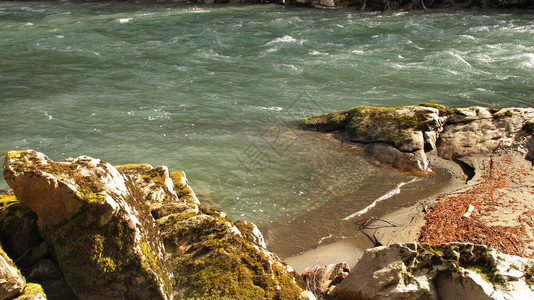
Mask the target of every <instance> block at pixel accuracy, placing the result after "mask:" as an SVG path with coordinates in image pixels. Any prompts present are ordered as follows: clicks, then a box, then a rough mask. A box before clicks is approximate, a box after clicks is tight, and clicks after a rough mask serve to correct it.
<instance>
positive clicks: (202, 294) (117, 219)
mask: <svg viewBox="0 0 534 300" xmlns="http://www.w3.org/2000/svg"><path fill="white" fill-rule="evenodd" d="M4 176H5V178H6V181H7V182H8V183H9V184H10V185H11V187H12V188H13V190H14V192H15V195H16V197H17V199H18V200H20V201H22V202H23V203H24V204H22V203H21V207H25V205H27V207H29V208H30V209H31V210H33V211H34V212H35V214H33V215H31V217H33V218H34V219H33V220H34V223H36V224H37V225H38V229H39V233H40V235H41V236H43V237H44V240H45V242H46V243H45V247H44V248H50V252H52V254H53V255H52V258H53V259H49V258H48V257H46V255H44V256H43V255H41V257H40V259H39V260H37V261H32V262H33V263H34V265H33V267H32V271H31V272H30V274H29V275H28V278H31V279H32V280H34V281H37V282H42V281H46V280H52V281H53V280H56V281H60V280H62V278H63V277H62V276H63V275H64V280H66V281H67V282H68V284H69V285H70V286H71V287H72V290H73V291H74V293H75V294H76V297H78V298H79V299H119V298H120V299H124V298H134V299H172V298H174V299H183V298H199V299H208V298H209V299H220V298H232V299H237V298H241V299H297V298H298V299H313V295H312V294H310V293H309V292H306V291H303V289H302V287H301V286H303V285H304V283H303V281H302V280H300V279H299V276H298V275H297V274H296V273H295V272H294V271H293V270H292V269H291V268H290V267H289V266H287V265H286V264H285V263H284V262H283V261H282V260H280V259H279V258H278V257H277V256H276V255H275V254H273V253H271V252H269V251H268V250H267V249H266V248H265V242H264V240H263V237H262V235H261V233H260V232H259V230H258V229H257V227H256V226H255V225H254V224H252V223H249V222H246V221H238V222H233V221H231V220H229V219H228V218H226V215H225V214H224V213H222V212H219V211H216V210H211V209H207V208H205V207H203V206H202V205H200V204H199V201H198V199H197V197H196V196H195V194H194V192H193V191H192V189H191V187H190V186H189V184H188V182H187V178H186V177H185V174H184V173H183V172H172V173H171V172H169V170H168V169H167V168H166V167H153V166H151V165H148V164H137V165H124V166H118V167H114V166H111V165H110V164H108V163H106V162H104V161H101V160H98V159H93V158H90V157H85V156H82V157H79V158H77V159H68V160H66V161H64V162H54V161H52V160H50V159H49V158H48V157H46V156H45V155H43V154H41V153H38V152H35V151H31V150H27V151H17V152H9V153H8V154H7V155H6V159H5V165H4ZM11 200H13V201H15V202H16V200H15V199H11ZM16 203H19V202H16ZM0 213H1V211H0ZM35 218H36V219H37V221H36V222H35ZM1 223H2V219H0V224H1ZM36 227H37V226H36ZM32 245H33V244H32ZM29 247H31V246H29ZM39 247H41V245H39ZM39 247H35V246H34V248H30V249H32V251H33V250H35V251H36V252H38V251H37V248H39ZM43 252H46V249H44V250H43ZM56 262H57V263H56ZM45 288H46V286H45ZM58 298H59V297H58Z"/></svg>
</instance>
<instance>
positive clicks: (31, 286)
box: [13, 282, 46, 300]
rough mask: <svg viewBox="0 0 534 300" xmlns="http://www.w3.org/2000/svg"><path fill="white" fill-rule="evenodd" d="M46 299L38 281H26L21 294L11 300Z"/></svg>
mask: <svg viewBox="0 0 534 300" xmlns="http://www.w3.org/2000/svg"><path fill="white" fill-rule="evenodd" d="M36 299H46V294H45V292H44V290H43V288H42V287H41V285H40V284H38V283H33V282H28V283H27V284H26V286H25V287H24V290H23V291H22V294H21V295H20V296H18V297H17V298H15V299H13V300H36Z"/></svg>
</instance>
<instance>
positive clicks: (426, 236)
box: [419, 157, 534, 257]
mask: <svg viewBox="0 0 534 300" xmlns="http://www.w3.org/2000/svg"><path fill="white" fill-rule="evenodd" d="M510 161H511V157H507V158H504V159H501V160H498V161H494V160H493V159H491V161H490V164H489V167H488V168H487V169H486V173H485V174H484V175H483V176H482V180H480V183H479V184H477V185H475V186H473V187H471V188H469V189H467V190H465V191H461V192H457V193H449V194H445V195H442V196H440V197H438V199H437V201H436V202H435V204H432V205H430V206H429V207H427V211H428V213H427V214H426V215H425V220H426V224H425V225H424V226H423V228H422V229H421V233H420V236H419V241H420V242H425V243H431V244H440V243H447V242H469V243H474V244H482V245H487V246H490V247H493V248H495V249H498V250H500V251H502V252H504V253H507V254H513V255H520V256H527V257H534V255H532V253H533V251H532V250H534V247H532V246H531V245H528V244H529V242H530V240H528V237H529V234H527V230H530V229H526V227H525V225H526V226H528V227H532V225H534V221H533V216H534V211H532V209H530V208H529V207H526V206H522V207H520V206H518V205H517V203H516V202H517V201H516V200H514V199H506V194H507V191H506V188H507V187H508V188H509V182H508V180H510V179H512V178H521V175H522V174H523V175H525V174H526V175H529V172H528V171H525V170H524V169H521V170H519V171H515V172H510V171H509V169H510ZM470 205H472V206H474V210H473V212H472V214H471V215H470V216H469V217H465V216H464V214H465V213H466V212H467V210H468V208H469V206H470ZM503 207H506V209H507V210H512V211H513V210H517V209H521V210H524V212H523V213H521V214H520V215H519V217H517V218H515V219H514V222H510V223H515V224H514V225H515V226H503V225H497V224H491V223H497V222H489V221H488V220H491V218H493V219H495V218H498V217H499V216H498V212H496V210H497V208H503ZM500 221H502V220H500ZM501 223H502V222H501ZM527 249H528V250H527ZM526 250H527V251H526Z"/></svg>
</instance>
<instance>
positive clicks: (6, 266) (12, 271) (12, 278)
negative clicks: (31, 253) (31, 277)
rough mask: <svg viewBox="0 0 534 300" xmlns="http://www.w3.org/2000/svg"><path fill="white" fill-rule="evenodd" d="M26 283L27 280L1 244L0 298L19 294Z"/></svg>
mask: <svg viewBox="0 0 534 300" xmlns="http://www.w3.org/2000/svg"><path fill="white" fill-rule="evenodd" d="M25 284H26V280H25V279H24V277H22V274H21V273H20V271H19V269H18V268H17V267H16V266H15V263H14V262H13V260H11V258H10V257H9V256H8V255H7V254H6V253H5V252H4V249H3V248H2V245H1V244H0V299H9V298H12V297H14V296H17V295H19V294H20V293H21V292H22V290H23V288H24V285H25Z"/></svg>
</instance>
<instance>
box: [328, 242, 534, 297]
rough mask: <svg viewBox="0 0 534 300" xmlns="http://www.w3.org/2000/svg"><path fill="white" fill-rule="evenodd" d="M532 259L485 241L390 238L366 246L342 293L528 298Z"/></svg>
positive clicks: (531, 288) (339, 288) (339, 293)
mask: <svg viewBox="0 0 534 300" xmlns="http://www.w3.org/2000/svg"><path fill="white" fill-rule="evenodd" d="M533 283H534V260H531V259H527V258H522V257H518V256H512V255H507V254H503V253H500V252H498V251H496V250H493V249H490V248H487V247H485V246H479V245H473V244H462V243H449V244H442V245H429V244H419V243H407V244H393V245H391V246H389V247H385V246H382V247H377V248H372V249H369V250H367V252H366V253H365V254H364V256H363V257H362V259H361V260H360V261H359V262H358V264H357V265H356V266H355V267H354V270H353V271H352V272H351V274H350V275H349V276H348V277H347V278H346V279H345V280H343V281H342V282H341V283H340V284H339V285H338V286H337V288H336V290H335V294H336V295H337V296H338V297H339V298H340V299H532V298H533V297H534V285H533Z"/></svg>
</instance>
